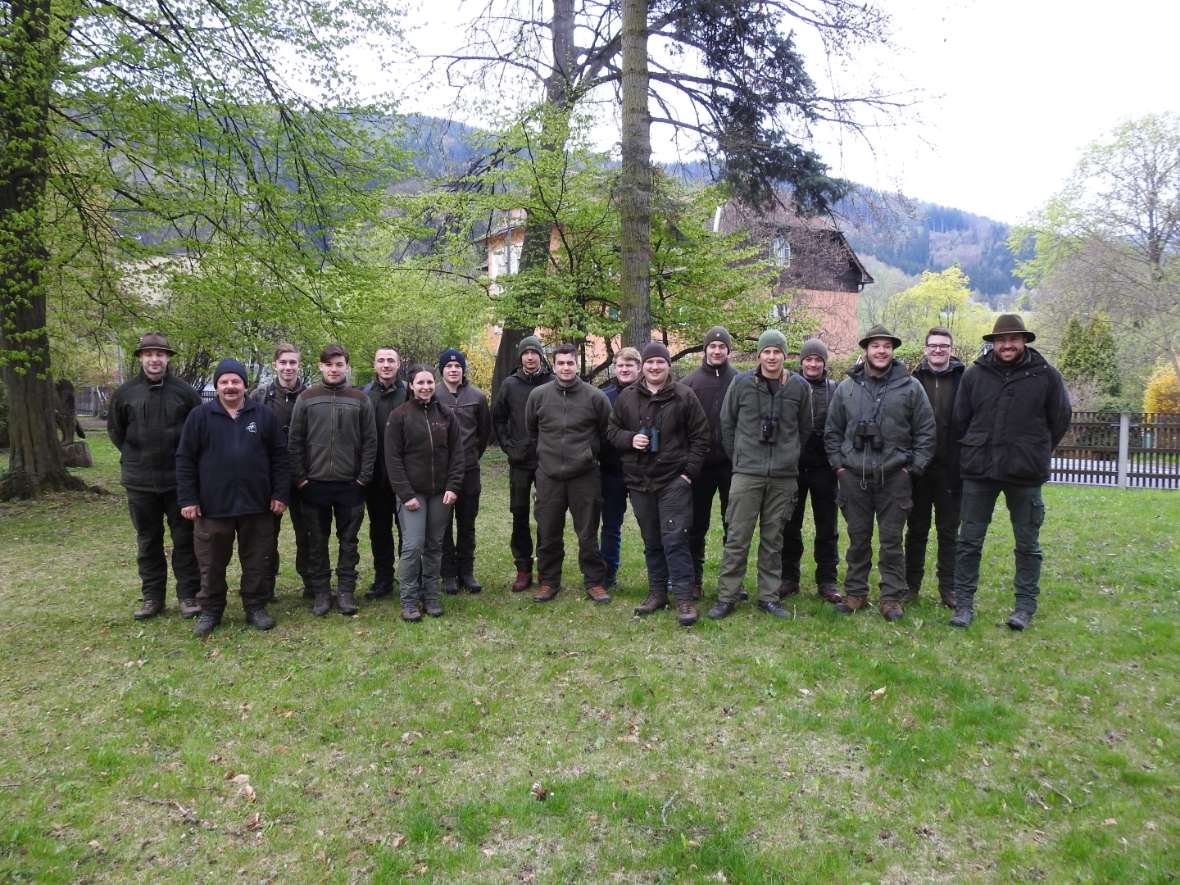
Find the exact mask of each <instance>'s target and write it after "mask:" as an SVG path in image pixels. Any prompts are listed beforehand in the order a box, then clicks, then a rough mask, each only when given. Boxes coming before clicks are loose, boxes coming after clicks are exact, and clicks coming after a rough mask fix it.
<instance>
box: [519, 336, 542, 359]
mask: <svg viewBox="0 0 1180 885" xmlns="http://www.w3.org/2000/svg"><path fill="white" fill-rule="evenodd" d="M528 350H535V351H536V352H537V356H540V357H544V356H545V348H544V347H542V346H541V339H540V338H538V337H537V336H536V335H526V336H525V337H524V338H522V339H520V344H518V345H516V358H517V359H518V360H519V359H520V358H521V357H522V356H524V354H525V351H528Z"/></svg>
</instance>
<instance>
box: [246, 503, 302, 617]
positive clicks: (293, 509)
mask: <svg viewBox="0 0 1180 885" xmlns="http://www.w3.org/2000/svg"><path fill="white" fill-rule="evenodd" d="M287 500H288V502H289V503H288V504H287V513H289V514H291V529H292V531H294V532H295V572H296V573H297V574H298V575H299V578H300V580H302V581H303V585H304V586H307V519H306V517H305V516H304V513H303V502H302V501H301V500H300V498H299V492H298V491H296V490H295V487H294V486H292V487H291V491H290V493H288V495H287ZM271 520H272V521H273V522H274V539H273V541H272V544H271V556H272V558H273V564H272V568H271V574H270V578H269V580H268V582H267V590H266V595H267V596H268V597H270V596H273V595H274V592H275V578H276V577H277V576H278V574H279V531H280V530H281V529H282V527H283V514H281V513H274V514H271ZM239 543H240V542H239Z"/></svg>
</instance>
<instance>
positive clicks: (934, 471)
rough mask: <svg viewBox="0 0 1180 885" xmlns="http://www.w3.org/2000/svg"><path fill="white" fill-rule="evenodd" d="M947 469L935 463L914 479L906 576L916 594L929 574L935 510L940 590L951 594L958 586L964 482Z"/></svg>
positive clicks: (906, 553)
mask: <svg viewBox="0 0 1180 885" xmlns="http://www.w3.org/2000/svg"><path fill="white" fill-rule="evenodd" d="M947 472H948V471H947V469H946V467H945V466H943V465H942V464H931V465H930V466H929V467H928V468H926V472H925V473H923V474H922V475H921V476H919V477H916V478H915V479H914V481H913V486H914V509H913V510H911V511H910V518H909V520H908V521H907V522H906V533H905V577H906V583H907V584H908V585H909V589H910V592H912V593H917V592H918V591H919V590H920V589H921V587H922V578H923V577H924V576H925V574H926V542H927V539H928V538H929V536H930V511H931V510H933V511H934V524H935V530H936V531H937V533H938V560H937V561H938V566H937V569H938V589H939V592H941V593H945V594H947V595H950V594H951V593H953V592H954V589H955V541H956V538H957V536H958V533H959V512H960V511H961V510H962V505H963V485H962V483H961V482H958V481H952V478H951V477H948V475H947Z"/></svg>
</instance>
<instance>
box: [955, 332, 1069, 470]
mask: <svg viewBox="0 0 1180 885" xmlns="http://www.w3.org/2000/svg"><path fill="white" fill-rule="evenodd" d="M1072 417H1073V413H1072V408H1071V406H1070V403H1069V394H1068V393H1067V392H1066V390H1065V382H1064V381H1063V380H1062V379H1061V374H1060V373H1059V372H1058V371H1057V370H1056V369H1055V368H1053V367H1052V366H1051V365H1049V362H1048V361H1047V360H1046V359H1045V358H1044V357H1043V356H1041V354H1040V353H1038V352H1037V351H1036V350H1034V349H1033V348H1031V347H1029V348H1027V349H1026V351H1025V355H1024V356H1023V357H1022V358H1021V359H1020V360H1018V361H1017V362H1016V364H1015V365H1013V366H1011V367H1009V366H1005V365H1004V364H1003V363H1001V362H1000V361H999V360H998V359H997V358H996V355H995V352H994V351H993V352H990V353H987V354H985V355H984V356H981V357H980V358H979V359H977V360H976V361H975V362H974V364H972V366H971V367H970V368H969V369H967V371H966V372H965V373H964V374H963V381H962V383H961V384H960V385H959V394H958V396H957V397H956V398H955V415H954V419H953V430H952V432H953V433H954V436H955V438H956V439H957V440H958V441H959V471H960V473H961V474H962V477H963V478H964V479H978V480H992V481H995V482H1009V483H1013V484H1016V485H1041V484H1042V483H1045V482H1047V481H1048V480H1049V463H1050V458H1051V457H1052V455H1053V450H1054V449H1055V448H1057V444H1058V443H1060V442H1061V438H1062V437H1063V436H1065V432H1066V431H1067V430H1069V422H1070V419H1071V418H1072Z"/></svg>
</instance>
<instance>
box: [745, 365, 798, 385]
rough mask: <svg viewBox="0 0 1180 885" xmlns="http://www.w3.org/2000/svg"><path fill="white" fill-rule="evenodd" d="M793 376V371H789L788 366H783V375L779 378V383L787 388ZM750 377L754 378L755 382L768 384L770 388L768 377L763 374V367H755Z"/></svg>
mask: <svg viewBox="0 0 1180 885" xmlns="http://www.w3.org/2000/svg"><path fill="white" fill-rule="evenodd" d="M791 375H792V372H791V370H790V369H788V368H787V367H786V366H783V373H782V374H781V375H779V377H778V379H777V380H778V383H779V384H781V385H783V386H784V387H785V386H786V385H787V384H788V383H789V382H790V380H791ZM750 377H751V378H753V379H754V381H755V382H760V383H762V384H766V385H767V387H769V386H770V384H769V382H768V381H767V378H766V376H765V375H763V374H762V367H761V366H755V367H754V371H753V372H752V373H751V374H750Z"/></svg>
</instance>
